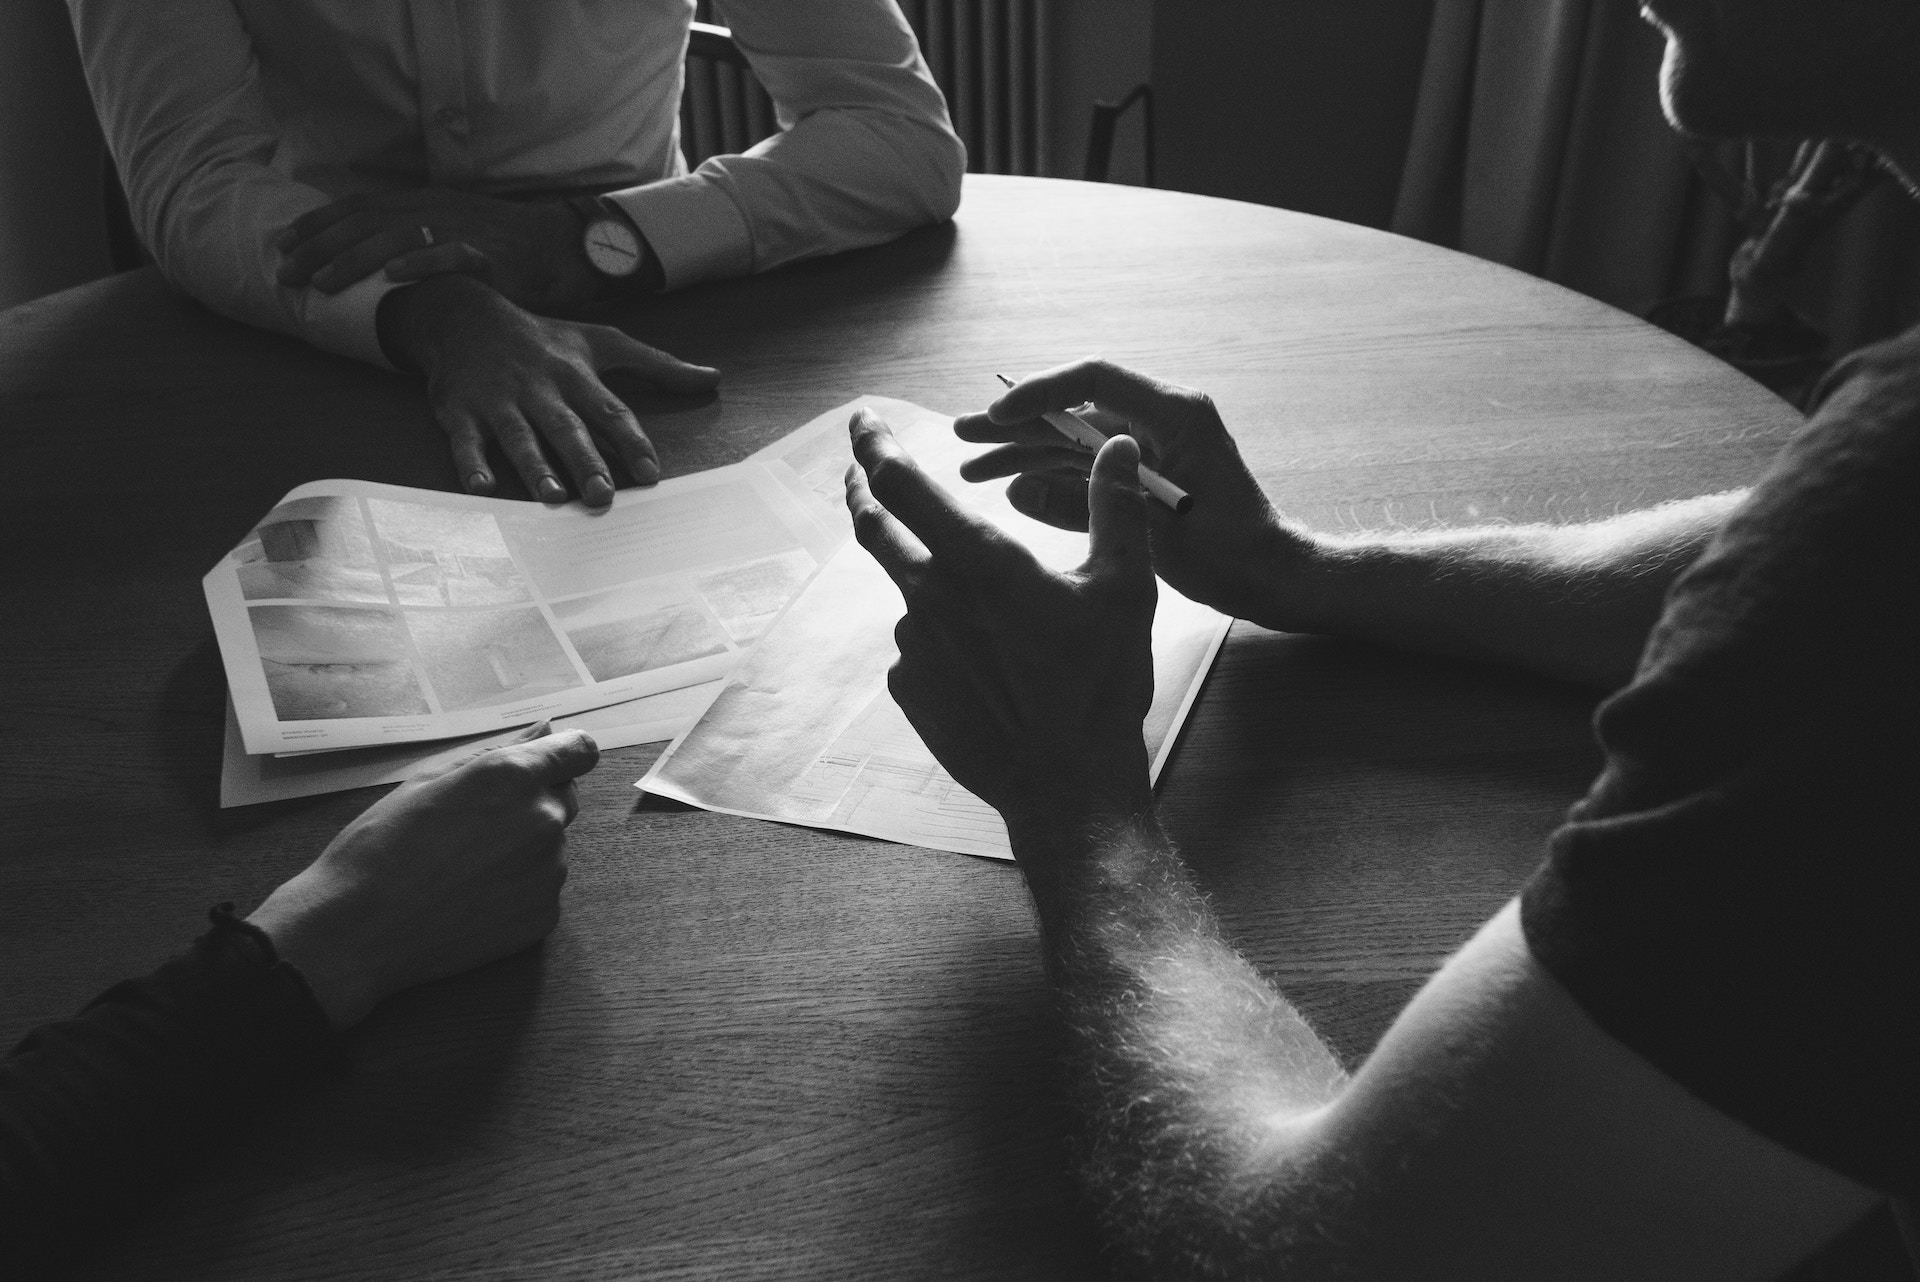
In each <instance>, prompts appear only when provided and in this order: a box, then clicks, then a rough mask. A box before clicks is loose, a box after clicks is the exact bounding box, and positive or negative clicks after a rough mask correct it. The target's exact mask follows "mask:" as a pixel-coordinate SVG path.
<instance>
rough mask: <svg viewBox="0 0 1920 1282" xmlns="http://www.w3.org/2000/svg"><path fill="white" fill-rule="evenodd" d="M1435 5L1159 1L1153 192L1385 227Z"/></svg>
mask: <svg viewBox="0 0 1920 1282" xmlns="http://www.w3.org/2000/svg"><path fill="white" fill-rule="evenodd" d="M1432 11H1433V0H1180V2H1178V3H1161V4H1158V5H1156V6H1155V12H1154V18H1153V46H1152V65H1153V81H1154V85H1155V90H1156V100H1155V104H1154V105H1155V109H1156V111H1157V113H1158V116H1159V122H1158V123H1159V127H1158V130H1157V131H1156V138H1157V141H1158V155H1157V157H1156V159H1157V161H1158V169H1159V173H1158V178H1159V183H1158V185H1159V186H1162V187H1171V188H1173V189H1175V190H1178V191H1193V192H1200V193H1202V194H1204V195H1209V196H1228V197H1232V198H1234V199H1236V200H1251V201H1257V202H1259V203H1261V204H1266V205H1281V206H1284V207H1286V208H1288V209H1299V210H1304V211H1306V212H1308V213H1313V214H1324V215H1326V216H1327V217H1329V218H1340V219H1344V220H1346V221H1348V222H1356V223H1364V224H1366V225H1367V226H1370V227H1385V226H1386V225H1387V222H1388V220H1389V219H1390V218H1391V217H1392V214H1393V203H1394V195H1395V192H1396V191H1397V190H1398V187H1399V183H1400V169H1401V163H1402V159H1403V158H1404V156H1405V154H1406V149H1407V138H1408V135H1409V133H1410V132H1411V130H1412V126H1413V109H1414V100H1415V98H1416V96H1417V94H1418V92H1419V87H1420V66H1421V60H1422V58H1423V57H1424V55H1425V52H1426V46H1427V29H1428V25H1429V22H1430V19H1431V16H1432Z"/></svg>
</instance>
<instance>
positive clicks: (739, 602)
mask: <svg viewBox="0 0 1920 1282" xmlns="http://www.w3.org/2000/svg"><path fill="white" fill-rule="evenodd" d="M861 406H866V407H868V408H870V409H872V410H874V411H875V412H876V413H878V414H879V415H880V416H881V417H882V418H884V419H886V420H887V422H889V423H890V424H891V425H892V426H893V429H894V431H895V433H896V435H897V436H898V437H899V438H900V441H901V443H902V444H903V445H904V446H905V447H906V448H907V449H908V451H909V452H911V453H912V454H913V455H914V457H915V458H916V459H917V460H918V461H919V462H920V464H921V466H923V467H924V468H925V469H926V470H927V471H928V472H929V473H930V474H931V475H932V476H933V477H934V478H935V479H937V480H938V481H940V482H941V483H942V484H943V485H945V486H946V487H947V489H948V490H949V491H950V492H951V493H952V494H954V495H955V497H956V498H958V499H959V500H960V501H961V502H962V503H964V504H966V505H968V506H969V507H971V508H972V509H973V510H974V511H976V512H978V513H979V514H981V515H982V516H984V517H985V518H986V519H988V520H990V521H993V522H994V523H996V524H998V525H999V526H1000V527H1001V528H1002V529H1004V530H1006V531H1007V532H1008V533H1010V534H1011V535H1013V536H1014V537H1015V538H1017V539H1019V540H1020V541H1021V542H1023V543H1025V544H1026V545H1027V546H1028V547H1029V548H1030V549H1031V550H1032V551H1033V552H1034V554H1035V555H1036V556H1037V557H1038V558H1039V559H1040V560H1041V561H1042V562H1043V563H1045V564H1047V565H1051V566H1054V567H1056V568H1066V567H1069V566H1072V565H1077V564H1078V563H1079V562H1080V561H1081V560H1083V559H1084V558H1085V556H1086V536H1085V535H1081V534H1071V533H1067V532H1064V531H1059V530H1053V529H1050V528H1048V527H1045V526H1042V525H1038V524H1036V523H1035V522H1033V521H1031V520H1028V519H1027V518H1026V517H1023V516H1021V515H1019V514H1018V513H1016V512H1015V511H1014V510H1013V509H1012V508H1011V507H1010V506H1009V505H1008V504H1007V502H1006V499H1005V497H1004V494H1003V486H1002V485H1001V484H998V483H995V484H990V485H969V484H967V483H966V482H963V481H962V480H961V479H960V476H959V466H960V463H961V461H962V460H963V459H965V458H966V457H967V456H968V455H969V454H970V453H971V452H972V450H973V449H974V448H975V447H972V446H969V445H966V444H964V443H962V442H961V441H959V440H958V439H957V438H955V436H954V435H953V420H952V419H950V418H948V417H946V416H945V415H941V414H936V413H934V412H933V411H931V410H926V409H922V408H921V407H919V406H917V405H911V404H908V403H907V402H905V401H896V400H890V399H887V398H884V397H863V398H861V399H860V400H857V401H853V402H850V403H848V404H846V405H843V406H840V407H839V408H837V409H833V410H830V411H828V412H827V413H825V414H823V415H821V416H820V417H819V418H816V419H814V420H813V421H812V422H811V423H809V424H807V425H806V426H805V427H802V428H800V429H799V430H798V431H796V432H793V433H791V434H790V435H788V436H786V437H784V438H782V439H781V440H779V441H777V442H775V443H774V444H773V445H771V446H768V447H767V448H766V449H764V450H761V451H760V452H759V453H757V454H754V455H753V456H751V457H750V458H748V459H746V460H745V461H743V462H740V463H736V464H733V465H732V466H729V467H723V468H717V469H715V470H713V471H710V472H702V473H700V474H698V475H695V476H687V477H680V478H678V479H675V480H671V481H663V482H661V483H660V484H659V485H658V486H656V487H654V488H652V489H646V490H628V491H624V492H622V493H620V494H618V495H616V496H615V499H614V503H613V506H612V508H611V509H610V510H609V511H607V512H604V513H598V514H594V513H589V512H587V511H585V510H584V509H582V508H580V507H578V506H574V505H568V506H565V507H558V508H549V507H545V506H543V505H541V504H536V503H518V502H511V501H507V500H501V499H484V498H475V497H471V496H468V495H456V494H443V493H439V492H437V491H429V490H413V489H404V488H400V487H397V486H390V485H376V484H373V483H370V482H364V481H316V482H314V483H313V484H310V485H303V486H301V487H300V488H298V489H296V490H294V491H293V492H291V493H290V494H288V495H287V496H286V498H284V499H283V500H281V502H280V503H279V504H278V505H277V506H275V507H274V509H273V510H272V511H271V512H269V513H268V514H267V515H266V517H265V518H264V519H263V520H262V521H261V522H260V524H259V525H257V526H255V527H254V529H253V530H252V532H251V533H249V534H248V536H247V538H246V539H245V540H244V541H243V542H242V543H241V544H240V546H238V547H236V548H235V549H234V550H233V551H232V552H231V553H229V554H228V555H227V556H226V557H225V558H224V559H223V560H222V561H221V562H220V564H219V565H217V566H215V567H214V568H213V569H212V570H211V571H210V572H209V573H208V574H207V576H206V579H205V581H204V586H205V589H206V596H207V605H208V608H209V609H210V610H211V612H212V615H213V624H214V632H215V635H216V636H217V637H218V638H219V642H220V653H221V659H222V661H223V662H224V663H225V665H226V671H227V684H228V691H229V701H228V716H227V744H226V757H225V762H224V767H223V770H222V775H221V804H222V805H223V806H235V805H246V804H249V803H252V802H258V801H271V800H276V799H280V798H285V797H298V796H309V795H312V794H315V793H322V792H334V791H339V790H342V789H346V788H358V787H363V786H366V785H369V784H377V783H391V782H395V781H398V780H401V779H404V778H406V777H408V776H409V775H411V774H413V773H415V772H417V771H419V770H422V769H428V768H433V767H437V766H440V765H443V764H450V763H452V762H454V761H457V760H459V759H461V758H463V757H465V756H469V755H471V754H472V753H474V752H476V751H478V750H480V749H482V748H485V747H490V746H492V745H494V744H497V743H502V742H505V741H506V740H508V739H510V738H512V737H513V735H514V734H516V733H517V732H518V730H519V728H520V727H523V726H526V725H528V724H530V723H532V722H535V721H539V720H542V719H545V720H549V721H551V722H552V723H553V725H554V727H555V728H556V729H562V730H564V729H568V728H572V727H576V726H578V727H581V728H584V729H587V730H589V731H590V732H592V734H593V736H594V737H595V739H597V740H598V741H599V743H600V745H601V747H603V748H618V747H624V746H626V745H629V744H634V743H645V742H650V741H653V740H659V739H669V738H670V739H673V741H674V742H673V744H672V745H671V746H670V747H669V748H668V750H667V751H666V752H665V753H664V754H663V755H662V756H661V758H660V759H659V761H658V762H657V763H656V764H655V765H654V768H653V769H652V770H651V771H650V772H649V773H648V774H647V776H646V777H645V778H644V779H642V780H640V781H639V783H638V785H637V786H638V787H641V788H644V789H646V790H647V791H650V792H654V793H657V794H659V795H661V796H667V797H673V798H676V799H679V800H681V801H685V802H687V803H689V804H692V805H696V806H701V807H703V808H706V809H709V810H719V811H724V812H727V813H730V814H738V815H745V816H748V817H751V818H758V819H770V820H776V821H781V822H786V823H797V824H806V825H809V826H813V827H821V828H832V829H838V830H841V831H846V832H856V833H864V834H867V835H869V836H875V837H882V838H885V839H887V840H891V841H898V842H904V843H907V844H910V845H919V846H926V847H929V848H932V849H936V850H949V851H956V852H959V853H963V854H972V855H985V856H988V857H993V858H1010V857H1011V855H1012V851H1011V849H1010V848H1009V846H1008V843H1007V834H1006V829H1005V826H1004V825H1003V824H1002V823H1001V822H1000V817H999V816H998V815H997V814H995V813H994V811H993V810H992V809H991V808H990V807H988V806H987V805H986V804H985V803H983V802H981V801H980V800H979V799H978V798H976V797H974V796H972V795H971V794H970V793H968V792H967V791H966V790H965V789H963V788H961V787H960V786H959V785H958V784H956V783H955V782H954V781H953V779H952V778H951V777H950V776H948V774H947V773H946V771H945V770H943V769H942V768H941V766H940V764H939V762H937V761H936V760H934V758H933V755H932V754H931V753H930V752H928V751H927V749H926V747H925V745H924V744H922V743H921V741H920V738H919V736H918V735H917V734H916V733H915V732H914V730H913V728H912V726H911V725H910V724H909V723H908V722H907V719H906V717H905V715H904V714H903V713H902V712H901V711H900V709H899V707H898V706H896V705H895V704H894V702H893V700H892V698H891V696H889V695H888V693H887V688H886V674H887V669H888V668H889V667H890V666H891V665H892V663H893V661H894V659H895V658H896V657H897V652H896V651H895V649H894V646H893V627H894V624H895V622H896V621H897V620H898V619H899V617H900V615H901V614H902V613H903V610H904V606H903V604H902V602H901V599H900V594H899V591H898V590H897V589H896V588H895V587H894V585H893V583H892V581H891V580H890V579H888V578H887V576H886V573H885V572H884V571H883V570H881V568H880V567H879V565H878V564H877V563H876V562H875V561H874V560H873V559H872V558H871V557H870V556H868V555H867V553H866V551H865V550H864V549H862V548H861V547H859V546H858V545H857V544H855V543H854V542H853V541H852V537H851V536H852V525H851V522H850V521H849V519H848V517H847V512H846V506H845V502H844V499H843V497H842V479H841V478H842V476H843V474H844V473H845V471H846V468H847V465H848V464H849V463H851V462H852V461H853V460H852V451H851V448H850V446H849V444H848V439H847V420H848V419H849V418H850V417H851V416H852V414H853V411H854V410H855V409H857V408H859V407H861ZM1230 622H1231V621H1230V620H1229V619H1227V618H1226V617H1224V616H1223V615H1220V614H1218V613H1217V612H1215V611H1213V610H1211V609H1208V608H1207V607H1205V606H1201V605H1197V604H1195V603H1194V602H1192V601H1189V600H1187V599H1186V598H1185V597H1183V596H1181V595H1180V594H1179V593H1177V592H1175V591H1174V590H1173V589H1171V588H1169V587H1167V586H1166V585H1165V584H1161V585H1160V603H1159V608H1158V611H1157V613H1156V614H1155V617H1154V631H1153V651H1154V683H1155V688H1154V701H1153V707H1152V710H1151V711H1150V712H1149V714H1148V716H1147V720H1146V724H1145V725H1144V727H1143V731H1142V732H1143V734H1144V736H1145V738H1146V743H1147V748H1148V754H1149V759H1150V760H1151V761H1152V763H1153V774H1154V777H1155V778H1156V779H1157V778H1158V776H1159V773H1160V768H1161V767H1162V766H1163V765H1164V764H1165V762H1166V760H1167V757H1168V755H1169V754H1170V753H1171V751H1172V749H1173V744H1174V741H1175V739H1176V737H1177V736H1178V733H1179V729H1180V726H1181V724H1182V723H1183V722H1184V720H1185V719H1186V715H1187V712H1188V710H1189V708H1190V707H1191V706H1192V703H1193V700H1194V698H1195V696H1196V695H1197V694H1198V693H1199V689H1200V685H1201V683H1202V681H1203V680H1204V679H1205V677H1206V673H1207V670H1208V668H1209V667H1210V666H1211V664H1212V662H1213V657H1214V655H1215V653H1217V651H1218V650H1219V647H1220V643H1221V642H1222V640H1224V638H1225V637H1226V633H1227V628H1228V626H1229V624H1230Z"/></svg>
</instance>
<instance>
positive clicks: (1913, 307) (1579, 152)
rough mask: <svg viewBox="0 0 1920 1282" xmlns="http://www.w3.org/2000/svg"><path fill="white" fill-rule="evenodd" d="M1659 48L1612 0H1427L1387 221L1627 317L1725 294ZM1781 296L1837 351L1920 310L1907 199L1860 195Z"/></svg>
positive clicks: (1919, 233) (1914, 232)
mask: <svg viewBox="0 0 1920 1282" xmlns="http://www.w3.org/2000/svg"><path fill="white" fill-rule="evenodd" d="M1661 49H1662V42H1661V39H1660V36H1659V33H1658V32H1656V31H1654V30H1653V29H1652V28H1651V27H1649V26H1647V25H1646V24H1645V23H1644V22H1643V21H1641V20H1640V18H1639V16H1638V14H1637V13H1636V12H1635V9H1634V7H1633V6H1631V5H1624V4H1620V3H1617V0H1436V3H1435V5H1434V11H1433V22H1432V27H1431V31H1430V35H1429V40H1428V48H1427V57H1426V61H1425V64H1424V69H1423V74H1422V81H1421V86H1420V95H1419V99H1418V104H1417V106H1416V108H1415V113H1414V122H1413V133H1412V138H1411V141H1410V144H1409V146H1408V152H1407V161H1406V167H1405V170H1404V171H1403V174H1402V179H1401V185H1400V191H1399V196H1398V200H1397V203H1396V205H1395V209H1394V218H1393V229H1394V230H1395V231H1397V232H1400V233H1402V234H1404V235H1409V236H1415V237H1418V238H1420V239H1422V240H1427V241H1431V242H1434V243H1436V244H1441V245H1447V246H1450V247H1452V248H1456V249H1462V250H1465V251H1466V252H1468V253H1472V254H1477V255H1479V256H1481V257H1484V258H1489V259H1492V260H1493V261H1495V262H1500V263H1505V264H1507V265H1508V266H1511V267H1516V268H1519V269H1520V270H1522V271H1527V272H1532V273H1534V274H1536V275H1540V276H1544V277H1546V278H1547V279H1549V280H1552V281H1556V282H1558V283H1560V284H1563V285H1566V286H1568V287H1569V288H1572V289H1577V290H1579V291H1581V292H1582V293H1586V294H1590V295H1592V296H1593V297H1596V298H1599V299H1602V300H1604V301H1606V302H1609V303H1612V304H1614V305H1615V306H1617V307H1622V308H1625V309H1626V310H1628V311H1632V312H1645V311H1646V309H1647V308H1648V307H1649V306H1651V305H1652V304H1653V303H1655V302H1657V301H1659V300H1660V299H1662V298H1667V297H1672V296H1676V295H1683V294H1712V293H1722V292H1724V290H1725V288H1726V264H1727V259H1728V257H1729V256H1730V255H1731V254H1732V252H1733V249H1734V246H1735V244H1736V243H1737V242H1738V239H1739V231H1738V229H1737V228H1736V227H1735V225H1734V222H1733V219H1732V214H1731V212H1730V211H1729V210H1728V209H1727V208H1726V207H1725V205H1724V204H1722V203H1721V201H1720V200H1719V199H1718V198H1717V197H1715V196H1713V195H1712V194H1710V193H1709V192H1708V191H1707V189H1706V187H1705V184H1704V183H1702V182H1701V180H1700V179H1699V178H1698V177H1697V176H1696V175H1695V174H1694V171H1693V167H1692V165H1691V164H1690V162H1689V161H1688V159H1687V155H1686V152H1685V150H1684V149H1683V148H1682V146H1681V144H1680V142H1679V140H1678V138H1677V137H1676V136H1675V135H1674V134H1673V132H1672V130H1671V129H1670V128H1668V126H1667V124H1666V121H1665V120H1664V118H1663V117H1662V116H1661V113H1660V103H1659V96H1658V93H1657V89H1656V86H1657V73H1658V69H1659V66H1660V55H1661ZM1795 304H1796V306H1797V307H1798V309H1799V310H1800V311H1801V312H1802V313H1803V314H1804V315H1806V316H1807V317H1808V319H1810V320H1811V321H1812V322H1813V323H1814V324H1815V325H1816V326H1817V327H1819V328H1821V329H1823V330H1825V331H1826V332H1827V333H1828V335H1829V336H1831V338H1832V339H1833V343H1834V347H1833V350H1835V351H1836V352H1838V351H1845V350H1847V349H1848V348H1851V347H1855V346H1858V345H1859V344H1860V343H1863V342H1868V341H1871V340H1873V339H1875V338H1879V337H1882V336H1884V335H1887V334H1890V333H1893V332H1895V331H1896V330H1898V329H1901V328H1903V327H1904V326H1906V325H1908V324H1912V323H1914V322H1915V321H1916V320H1920V210H1916V208H1915V207H1914V205H1913V204H1912V202H1910V201H1909V200H1908V199H1907V198H1906V197H1905V196H1903V195H1902V194H1901V193H1900V192H1899V191H1897V190H1895V189H1894V188H1893V187H1892V186H1891V185H1888V186H1885V187H1882V188H1880V189H1879V190H1876V191H1875V192H1873V193H1872V194H1870V195H1869V196H1868V197H1866V198H1865V199H1864V200H1863V201H1862V202H1861V203H1860V204H1859V205H1858V206H1856V207H1855V208H1854V209H1853V210H1852V211H1851V212H1850V213H1848V214H1847V215H1846V217H1845V218H1844V219H1842V220H1841V221H1840V222H1839V223H1838V224H1836V225H1835V226H1834V227H1833V228H1832V229H1830V230H1829V231H1828V232H1827V233H1826V235H1825V237H1824V238H1823V240H1822V243H1821V245H1820V246H1819V249H1818V250H1817V251H1816V253H1815V254H1814V256H1813V259H1812V261H1810V262H1809V264H1808V266H1807V269H1806V270H1805V272H1804V273H1803V274H1802V278H1801V281H1800V283H1799V289H1798V293H1797V296H1796V299H1795Z"/></svg>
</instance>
